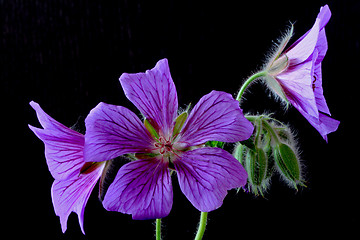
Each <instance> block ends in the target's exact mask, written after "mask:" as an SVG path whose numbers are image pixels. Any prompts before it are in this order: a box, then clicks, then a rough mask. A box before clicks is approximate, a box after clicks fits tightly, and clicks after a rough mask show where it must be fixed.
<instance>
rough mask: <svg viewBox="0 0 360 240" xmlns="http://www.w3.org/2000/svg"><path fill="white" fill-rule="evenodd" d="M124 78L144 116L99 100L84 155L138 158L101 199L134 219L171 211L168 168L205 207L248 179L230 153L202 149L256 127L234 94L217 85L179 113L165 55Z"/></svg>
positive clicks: (196, 203)
mask: <svg viewBox="0 0 360 240" xmlns="http://www.w3.org/2000/svg"><path fill="white" fill-rule="evenodd" d="M120 83H121V85H122V87H123V89H124V91H125V94H126V96H127V97H128V99H129V100H130V101H131V102H132V103H133V104H134V105H135V106H136V107H137V108H138V109H139V110H140V112H141V113H142V114H143V116H144V117H145V120H144V122H142V121H140V119H139V118H138V117H137V116H136V115H135V114H134V113H133V112H131V111H130V110H128V109H126V108H124V107H121V106H114V105H109V104H105V103H100V104H99V105H98V106H96V107H95V108H94V109H93V110H92V111H91V112H90V114H89V115H88V117H87V118H86V120H85V124H86V134H85V150H84V154H85V155H84V156H85V161H89V162H93V161H105V160H109V159H112V158H114V157H117V156H120V155H123V154H134V153H135V156H136V158H137V159H136V160H134V161H132V162H130V163H127V164H125V165H124V166H123V167H121V168H120V170H119V172H118V173H117V176H116V177H115V180H114V182H113V183H112V184H111V185H110V187H109V189H108V191H107V193H106V195H105V198H104V201H103V205H104V207H105V208H106V209H107V210H110V211H118V212H122V213H126V214H132V217H133V219H154V218H162V217H165V216H167V215H168V214H169V212H170V210H171V207H172V202H173V191H172V184H171V177H170V173H171V171H173V170H175V171H176V173H177V177H178V181H179V184H180V188H181V190H182V192H183V193H184V194H185V196H186V197H187V198H188V199H189V200H190V202H191V203H192V204H193V205H194V206H195V207H196V208H197V209H199V210H200V211H203V212H209V211H212V210H214V209H216V208H218V207H220V206H221V204H222V201H223V199H224V197H225V196H226V194H227V190H230V189H232V188H236V187H240V186H243V185H245V184H246V179H247V173H246V171H245V170H244V168H243V167H242V165H241V164H240V163H239V162H238V161H237V160H236V159H235V158H234V157H233V156H232V155H231V154H229V153H228V152H226V151H224V150H222V149H220V148H210V147H205V146H204V144H205V143H206V142H207V141H212V140H217V141H222V142H237V141H242V140H245V139H247V138H249V137H250V135H251V134H252V132H253V126H252V125H251V123H250V122H249V121H248V120H246V119H245V117H244V116H243V114H242V111H241V109H240V108H239V103H238V102H237V101H236V100H234V99H233V97H232V96H231V95H230V94H227V93H224V92H217V91H212V92H211V93H209V94H207V95H205V96H203V97H202V98H201V99H200V101H199V102H198V103H197V104H196V105H195V106H194V109H193V110H192V111H191V113H190V114H189V115H188V113H187V112H184V113H182V114H180V115H178V101H177V93H176V89H175V85H174V82H173V80H172V78H171V75H170V70H169V66H168V61H167V59H163V60H160V61H159V62H158V63H157V64H156V66H155V67H154V68H153V69H151V70H148V71H146V72H145V73H137V74H127V73H124V74H123V75H122V76H121V77H120Z"/></svg>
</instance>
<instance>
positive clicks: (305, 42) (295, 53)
mask: <svg viewBox="0 0 360 240" xmlns="http://www.w3.org/2000/svg"><path fill="white" fill-rule="evenodd" d="M319 24H320V20H319V19H316V21H315V24H314V26H313V27H312V28H311V30H310V31H309V32H308V33H307V34H305V36H304V37H303V38H302V39H301V41H296V42H295V43H296V44H295V43H294V44H293V45H292V46H291V47H290V48H289V49H288V50H286V56H287V57H288V58H289V61H290V64H293V65H296V64H300V63H302V62H304V61H305V60H307V59H308V58H309V57H310V55H311V54H312V53H313V52H314V49H315V46H316V43H317V40H318V36H319V31H320V28H319Z"/></svg>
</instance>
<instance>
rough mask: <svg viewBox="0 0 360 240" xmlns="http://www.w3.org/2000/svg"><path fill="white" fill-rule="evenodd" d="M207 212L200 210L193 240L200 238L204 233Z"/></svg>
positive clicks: (199, 239)
mask: <svg viewBox="0 0 360 240" xmlns="http://www.w3.org/2000/svg"><path fill="white" fill-rule="evenodd" d="M207 215H208V213H207V212H201V216H200V223H199V228H198V231H197V233H196V236H195V240H201V239H202V238H203V236H204V233H205V227H206V222H207Z"/></svg>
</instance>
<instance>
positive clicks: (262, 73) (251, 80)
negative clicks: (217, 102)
mask: <svg viewBox="0 0 360 240" xmlns="http://www.w3.org/2000/svg"><path fill="white" fill-rule="evenodd" d="M266 75H267V72H266V71H262V72H257V73H255V74H253V75H251V76H250V77H249V78H248V79H246V81H245V82H244V84H243V85H242V86H241V88H240V90H239V92H238V94H237V97H236V100H238V101H239V102H240V100H241V98H242V96H243V94H244V92H245V89H246V88H247V87H248V86H249V84H250V83H252V82H253V81H254V80H255V79H258V78H260V77H264V76H266Z"/></svg>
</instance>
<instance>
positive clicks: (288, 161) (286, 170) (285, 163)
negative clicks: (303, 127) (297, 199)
mask: <svg viewBox="0 0 360 240" xmlns="http://www.w3.org/2000/svg"><path fill="white" fill-rule="evenodd" d="M273 152H274V159H275V162H276V165H277V167H278V170H279V173H280V174H281V175H282V176H283V177H284V179H286V180H287V181H288V182H289V183H290V184H291V185H293V186H294V187H295V189H297V185H298V184H299V185H303V184H302V183H301V169H300V162H299V159H298V157H297V155H296V153H295V151H294V150H293V149H292V148H291V147H290V146H289V145H287V144H285V143H280V144H279V145H277V146H276V147H274V149H273Z"/></svg>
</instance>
